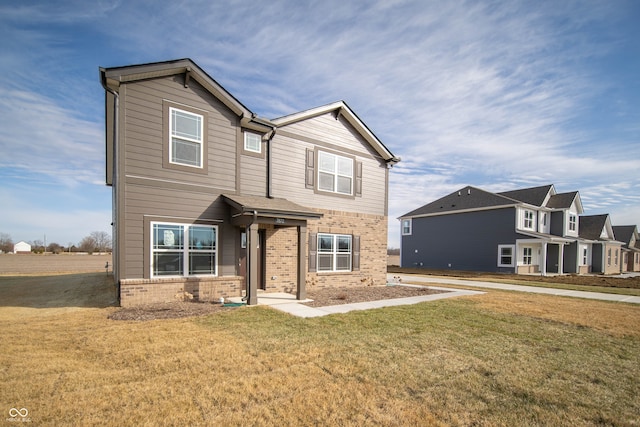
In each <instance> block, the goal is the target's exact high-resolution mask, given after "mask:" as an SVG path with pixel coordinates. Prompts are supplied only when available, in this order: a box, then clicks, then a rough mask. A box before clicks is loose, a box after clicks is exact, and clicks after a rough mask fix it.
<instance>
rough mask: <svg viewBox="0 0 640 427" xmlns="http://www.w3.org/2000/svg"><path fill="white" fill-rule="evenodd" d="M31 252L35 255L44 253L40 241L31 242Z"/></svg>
mask: <svg viewBox="0 0 640 427" xmlns="http://www.w3.org/2000/svg"><path fill="white" fill-rule="evenodd" d="M31 252H33V253H36V254H41V253H44V244H43V243H42V240H34V241H33V242H31Z"/></svg>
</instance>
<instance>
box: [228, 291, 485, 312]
mask: <svg viewBox="0 0 640 427" xmlns="http://www.w3.org/2000/svg"><path fill="white" fill-rule="evenodd" d="M400 286H420V285H409V284H407V285H405V284H402V285H400ZM429 288H430V289H437V290H442V291H446V292H445V293H441V294H431V295H422V296H417V297H407V298H395V299H388V300H378V301H367V302H358V303H353V304H339V305H330V306H327V307H309V306H306V305H304V304H302V303H303V302H305V301H311V300H305V301H298V300H296V299H295V298H296V297H295V295H291V294H286V293H260V294H258V305H268V306H271V307H273V308H275V309H276V310H280V311H284V312H285V313H289V314H291V315H294V316H298V317H304V318H309V317H321V316H327V315H329V314H336V313H348V312H350V311H355V310H370V309H372V308H382V307H393V306H398V305H410V304H418V303H420V302H424V301H436V300H439V299H443V298H452V297H459V296H462V295H481V294H484V292H480V291H469V290H463V289H451V288H443V287H439V286H429ZM236 299H237V300H238V301H237V302H240V300H241V298H240V297H237V298H236V297H234V298H229V301H231V302H236Z"/></svg>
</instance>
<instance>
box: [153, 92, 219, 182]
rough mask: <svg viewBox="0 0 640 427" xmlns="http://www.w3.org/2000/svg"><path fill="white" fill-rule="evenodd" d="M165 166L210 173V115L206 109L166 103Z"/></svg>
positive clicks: (164, 127)
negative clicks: (208, 158)
mask: <svg viewBox="0 0 640 427" xmlns="http://www.w3.org/2000/svg"><path fill="white" fill-rule="evenodd" d="M162 106H163V132H164V135H165V137H164V138H165V141H166V142H165V145H164V147H163V161H162V165H163V167H165V168H167V169H176V170H180V171H185V172H195V173H202V174H206V173H207V152H208V151H207V126H208V125H207V114H206V112H205V111H203V110H199V109H196V108H191V107H188V106H185V105H181V104H176V103H173V102H170V101H166V100H165V101H163V103H162Z"/></svg>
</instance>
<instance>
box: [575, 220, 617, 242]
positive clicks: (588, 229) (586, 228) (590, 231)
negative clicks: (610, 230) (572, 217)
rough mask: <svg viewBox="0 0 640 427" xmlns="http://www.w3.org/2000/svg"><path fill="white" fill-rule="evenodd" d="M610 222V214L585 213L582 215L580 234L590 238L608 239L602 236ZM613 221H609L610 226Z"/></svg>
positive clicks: (584, 237)
mask: <svg viewBox="0 0 640 427" xmlns="http://www.w3.org/2000/svg"><path fill="white" fill-rule="evenodd" d="M608 222H609V214H602V215H584V216H581V217H580V223H579V236H580V237H582V238H583V239H589V240H608V239H603V238H602V237H600V236H601V235H602V231H603V230H604V229H605V227H606V226H607V223H608ZM610 224H611V223H610V222H609V227H611V225H610Z"/></svg>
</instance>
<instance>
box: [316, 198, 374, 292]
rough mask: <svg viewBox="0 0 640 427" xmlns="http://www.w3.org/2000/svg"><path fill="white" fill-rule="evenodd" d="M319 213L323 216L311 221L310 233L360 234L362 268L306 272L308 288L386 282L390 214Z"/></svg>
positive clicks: (323, 211) (367, 284)
mask: <svg viewBox="0 0 640 427" xmlns="http://www.w3.org/2000/svg"><path fill="white" fill-rule="evenodd" d="M319 212H322V213H323V214H324V216H323V217H322V218H321V219H319V220H317V221H309V224H308V227H307V232H308V233H332V234H351V235H354V236H360V271H352V272H345V273H307V290H312V289H314V288H326V287H343V286H347V287H348V286H371V285H384V284H385V283H386V282H387V217H386V216H382V215H367V214H358V213H351V212H339V211H327V210H320V211H319ZM308 256H309V254H308V251H307V257H308ZM307 265H308V259H307Z"/></svg>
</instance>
